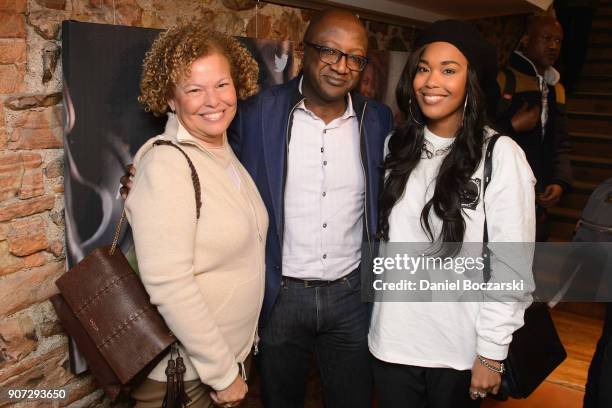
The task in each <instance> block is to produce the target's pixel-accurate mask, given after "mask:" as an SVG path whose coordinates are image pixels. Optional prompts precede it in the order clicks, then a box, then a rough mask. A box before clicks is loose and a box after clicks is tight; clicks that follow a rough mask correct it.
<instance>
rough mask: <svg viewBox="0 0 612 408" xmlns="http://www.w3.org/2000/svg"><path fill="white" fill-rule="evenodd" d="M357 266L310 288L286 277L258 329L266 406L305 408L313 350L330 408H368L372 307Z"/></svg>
mask: <svg viewBox="0 0 612 408" xmlns="http://www.w3.org/2000/svg"><path fill="white" fill-rule="evenodd" d="M360 287H361V285H360V274H359V270H356V271H354V272H352V273H351V274H349V275H348V276H346V277H345V278H342V279H340V280H338V281H336V282H334V283H330V284H328V285H324V286H316V285H315V286H313V287H307V286H306V285H304V283H303V282H296V281H292V280H288V279H283V282H282V285H281V289H280V293H279V295H278V298H277V299H276V304H275V305H274V308H273V310H272V313H271V316H270V319H269V321H268V322H267V323H266V324H265V326H263V327H262V328H260V331H259V335H260V338H261V340H260V343H259V354H258V355H257V364H258V366H259V372H260V375H261V395H262V399H263V404H264V407H266V408H303V407H304V399H305V393H306V382H307V377H308V373H309V368H310V363H311V359H312V355H313V353H314V355H315V356H316V358H317V362H318V366H319V371H320V375H321V383H322V386H323V400H324V402H325V407H326V408H361V407H363V408H370V407H371V403H372V374H371V367H370V363H369V353H368V340H367V334H368V326H369V317H368V306H367V303H363V302H362V301H361V293H360Z"/></svg>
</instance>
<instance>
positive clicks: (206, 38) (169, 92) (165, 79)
mask: <svg viewBox="0 0 612 408" xmlns="http://www.w3.org/2000/svg"><path fill="white" fill-rule="evenodd" d="M206 26H207V24H206V22H204V21H201V20H197V21H193V22H188V23H183V24H177V25H175V26H173V27H171V28H169V29H168V30H167V31H164V32H162V33H161V34H160V35H159V36H158V37H157V39H156V40H155V41H154V42H153V45H152V46H151V49H150V50H149V51H148V52H147V54H146V56H145V59H144V62H143V71H142V78H141V81H140V96H139V97H138V101H139V102H140V103H141V104H142V105H143V106H144V107H145V110H147V111H150V112H153V114H155V115H161V114H163V113H165V112H166V111H167V110H168V100H169V99H171V98H172V96H173V95H174V88H175V86H176V84H177V82H178V80H179V78H180V76H181V75H183V74H188V73H189V69H190V67H191V64H192V63H193V62H194V61H195V60H196V59H198V58H201V57H205V56H208V55H211V54H214V53H219V54H221V55H223V56H225V57H226V58H227V60H228V61H229V64H230V70H231V75H232V80H233V81H234V85H235V86H236V92H237V94H238V98H239V99H246V98H248V97H249V96H251V95H254V94H255V93H257V91H258V90H259V87H258V85H257V79H258V78H259V66H258V65H257V62H256V61H255V59H254V58H253V57H252V56H251V54H250V53H249V51H248V50H247V49H246V48H244V47H243V46H242V45H241V44H240V43H239V42H238V41H236V40H235V39H234V38H232V37H230V36H228V35H225V34H222V33H219V32H216V31H213V30H211V29H209V28H207V27H206Z"/></svg>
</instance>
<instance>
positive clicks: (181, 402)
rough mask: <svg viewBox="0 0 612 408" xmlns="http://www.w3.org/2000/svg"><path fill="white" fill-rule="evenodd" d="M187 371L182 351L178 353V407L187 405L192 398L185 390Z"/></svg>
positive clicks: (181, 407)
mask: <svg viewBox="0 0 612 408" xmlns="http://www.w3.org/2000/svg"><path fill="white" fill-rule="evenodd" d="M185 371H187V368H186V367H185V364H184V363H183V357H181V353H178V357H177V358H176V399H177V402H178V408H183V407H186V406H187V405H188V404H189V403H190V402H191V398H189V395H187V392H185Z"/></svg>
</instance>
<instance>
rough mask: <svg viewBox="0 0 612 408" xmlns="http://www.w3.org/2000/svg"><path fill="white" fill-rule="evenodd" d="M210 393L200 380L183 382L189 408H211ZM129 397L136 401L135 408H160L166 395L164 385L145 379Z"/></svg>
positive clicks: (209, 388) (163, 383)
mask: <svg viewBox="0 0 612 408" xmlns="http://www.w3.org/2000/svg"><path fill="white" fill-rule="evenodd" d="M210 391H212V388H211V387H209V386H208V385H206V384H203V383H202V382H201V381H200V380H192V381H185V392H187V395H188V396H189V398H191V402H190V403H189V408H211V407H213V402H212V400H211V399H210ZM131 395H132V398H134V400H135V401H136V405H135V408H161V406H162V403H163V402H164V396H165V395H166V383H165V382H161V381H155V380H151V379H149V378H147V379H146V380H144V381H143V383H142V384H140V385H139V386H138V387H137V388H136V389H134V391H132V394H131Z"/></svg>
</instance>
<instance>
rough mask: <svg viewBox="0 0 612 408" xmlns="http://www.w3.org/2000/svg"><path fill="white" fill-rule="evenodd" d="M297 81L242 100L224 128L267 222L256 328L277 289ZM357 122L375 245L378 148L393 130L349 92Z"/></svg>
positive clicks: (369, 234)
mask: <svg viewBox="0 0 612 408" xmlns="http://www.w3.org/2000/svg"><path fill="white" fill-rule="evenodd" d="M299 80H300V77H299V76H298V77H297V78H295V79H293V80H291V81H289V82H287V83H285V84H282V85H277V86H274V87H271V88H268V89H265V90H263V91H261V92H259V93H258V94H257V95H255V96H253V97H251V98H249V99H247V100H246V101H244V102H241V103H240V104H239V106H238V112H237V114H236V118H235V119H234V121H233V122H232V124H231V126H230V128H229V129H228V139H229V142H230V144H231V146H232V149H233V150H234V153H235V154H236V156H238V158H239V159H240V161H241V162H242V164H243V166H244V167H245V168H246V169H247V171H248V172H249V173H250V174H251V177H252V178H253V180H254V181H255V184H256V185H257V188H258V189H259V193H260V194H261V198H262V199H263V202H264V203H265V205H266V208H267V209H268V214H269V218H270V223H269V228H268V236H267V242H266V289H265V296H264V302H263V307H262V311H261V316H260V324H265V322H266V321H267V319H268V317H269V316H270V312H271V310H272V307H273V306H274V302H275V301H276V297H277V295H278V291H279V288H280V283H281V277H282V264H283V263H282V259H281V258H282V253H283V251H282V245H283V232H284V192H285V179H286V175H287V150H288V146H289V140H290V139H291V128H292V120H293V111H294V110H295V108H296V107H297V105H298V104H299V103H300V102H301V101H302V100H303V99H304V97H303V96H302V95H301V94H300V92H299ZM351 99H352V102H353V108H354V110H355V112H356V114H357V119H358V121H359V131H360V138H361V161H362V163H363V167H364V173H365V180H366V192H365V197H366V198H365V203H364V214H365V217H364V219H365V222H364V243H368V244H370V245H374V238H375V235H376V229H377V223H378V194H379V190H380V186H381V183H382V180H383V171H382V163H383V145H384V141H385V137H386V136H387V135H388V134H389V132H390V131H391V130H392V128H393V115H392V113H391V110H390V109H389V108H388V107H387V106H385V105H383V104H381V103H379V102H376V101H374V100H371V99H367V98H365V97H363V96H362V95H359V94H357V93H351Z"/></svg>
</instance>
